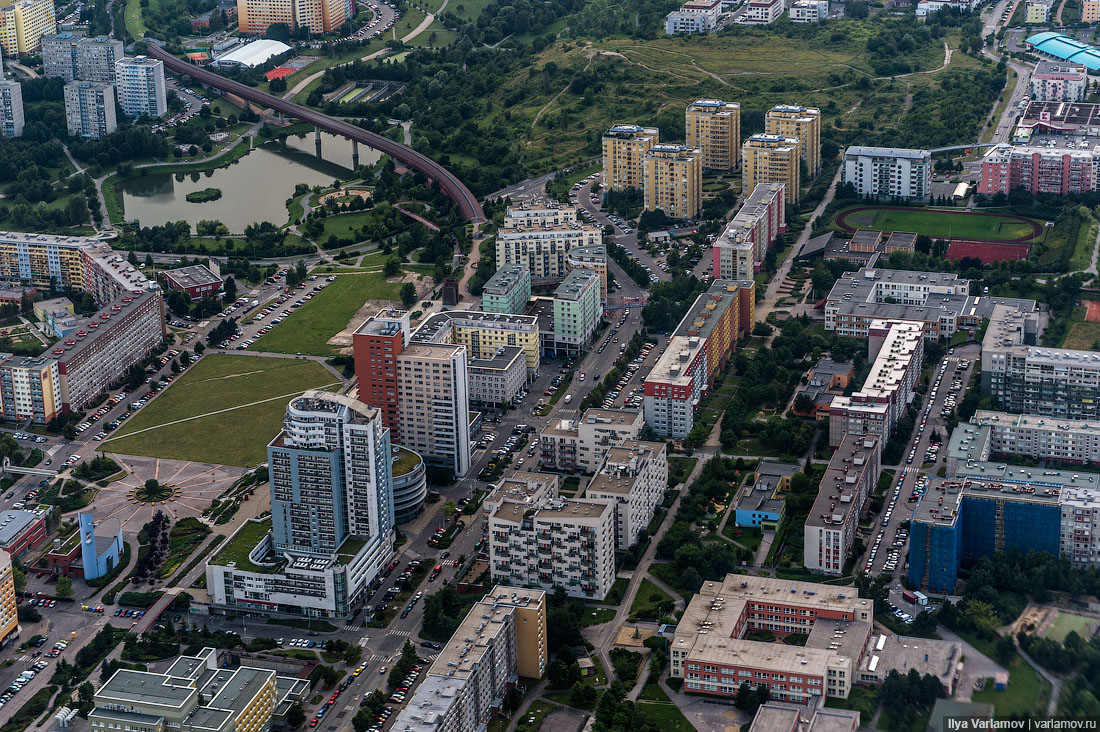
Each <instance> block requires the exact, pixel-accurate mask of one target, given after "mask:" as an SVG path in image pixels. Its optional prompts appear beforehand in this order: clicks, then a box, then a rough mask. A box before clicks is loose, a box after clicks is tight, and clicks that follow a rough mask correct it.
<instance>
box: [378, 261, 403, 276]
mask: <svg viewBox="0 0 1100 732" xmlns="http://www.w3.org/2000/svg"><path fill="white" fill-rule="evenodd" d="M382 273H383V274H385V275H386V276H387V277H396V276H397V275H399V274H401V260H400V258H398V257H397V256H392V257H390V258H389V259H387V260H386V265H385V267H384V268H383V269H382Z"/></svg>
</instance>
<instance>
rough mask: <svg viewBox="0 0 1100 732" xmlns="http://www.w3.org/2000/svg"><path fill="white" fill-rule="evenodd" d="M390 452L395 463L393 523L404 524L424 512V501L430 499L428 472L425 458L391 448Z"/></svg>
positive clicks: (401, 448)
mask: <svg viewBox="0 0 1100 732" xmlns="http://www.w3.org/2000/svg"><path fill="white" fill-rule="evenodd" d="M391 444H392V443H391ZM390 451H391V453H392V456H391V462H392V463H393V464H392V466H391V472H392V473H393V522H394V523H395V524H403V523H405V522H407V521H412V520H413V519H414V518H416V517H417V516H419V515H420V514H421V513H422V512H423V511H424V499H426V498H427V497H428V471H427V466H426V465H425V463H424V458H422V457H421V456H420V455H418V454H416V453H415V452H413V451H412V450H406V449H405V448H403V447H391V448H390Z"/></svg>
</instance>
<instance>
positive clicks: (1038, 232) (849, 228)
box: [835, 206, 1043, 244]
mask: <svg viewBox="0 0 1100 732" xmlns="http://www.w3.org/2000/svg"><path fill="white" fill-rule="evenodd" d="M922 210H928V211H930V212H931V213H935V214H945V215H948V216H969V217H973V216H982V217H986V218H997V219H1008V220H1011V221H1013V222H1016V223H1020V224H1025V225H1027V226H1029V227H1031V234H1028V235H1025V236H1017V237H1014V238H1012V239H993V238H988V239H987V238H984V237H983V238H982V239H981V241H987V242H992V243H994V244H1030V243H1031V242H1032V241H1033V240H1035V239H1038V238H1039V237H1040V236H1042V235H1043V227H1042V226H1040V225H1039V224H1037V223H1036V222H1034V221H1031V220H1029V219H1025V218H1024V217H1023V216H1016V215H1015V214H1001V213H987V212H982V211H961V210H960V211H952V210H950V209H938V208H937V209H919V208H909V207H906V206H860V207H859V208H853V209H849V210H847V211H844V212H842V213H839V214H837V216H836V219H835V220H836V223H837V225H838V226H840V228H842V229H844V230H845V231H846V232H848V233H849V234H851V233H853V232H854V231H855V230H856V229H859V228H865V229H869V228H872V227H870V226H864V227H859V226H854V225H852V224H849V223H848V217H849V216H853V215H858V214H861V213H867V212H868V211H910V212H915V211H922ZM932 238H933V239H946V238H947V237H945V236H934V237H932ZM966 241H977V240H975V239H974V238H973V237H970V238H968V239H966Z"/></svg>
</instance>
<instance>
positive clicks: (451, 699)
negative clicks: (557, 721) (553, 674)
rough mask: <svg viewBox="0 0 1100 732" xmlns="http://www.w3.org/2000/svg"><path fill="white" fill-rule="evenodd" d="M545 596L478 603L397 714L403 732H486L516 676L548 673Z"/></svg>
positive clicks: (512, 591) (529, 593) (512, 594)
mask: <svg viewBox="0 0 1100 732" xmlns="http://www.w3.org/2000/svg"><path fill="white" fill-rule="evenodd" d="M546 644H547V641H546V593H544V592H542V591H539V590H530V589H523V588H520V587H496V588H494V589H493V591H492V592H491V593H489V594H488V595H486V596H485V597H484V598H483V599H482V600H481V601H480V602H478V603H476V604H475V605H474V606H473V607H472V608H470V612H469V613H468V614H467V615H466V617H465V619H463V621H462V623H461V624H459V626H458V628H457V629H456V630H455V632H454V635H452V636H451V640H450V641H449V642H448V643H447V645H446V646H445V647H444V648H443V650H442V651H441V652H440V653H439V656H438V657H437V658H436V659H435V661H434V662H433V663H432V665H431V667H429V668H428V673H427V675H426V676H425V678H424V680H423V681H421V682H420V684H419V685H418V686H417V687H416V689H415V690H414V691H413V693H412V697H411V698H410V699H409V703H408V704H406V705H405V706H404V708H403V709H402V710H401V711H400V712H399V713H398V714H397V721H396V722H395V723H394V727H395V728H396V729H400V730H402V731H403V732H472V731H474V730H479V729H484V728H485V726H486V724H487V723H488V721H489V720H490V718H491V717H493V716H494V715H495V714H499V713H500V711H501V710H500V707H501V702H502V700H503V699H504V697H505V695H506V694H507V692H508V691H509V690H510V689H511V688H512V686H513V685H514V684H515V682H516V678H517V676H523V677H526V678H529V679H538V678H541V677H542V675H543V673H544V671H545V669H546V662H547V659H546Z"/></svg>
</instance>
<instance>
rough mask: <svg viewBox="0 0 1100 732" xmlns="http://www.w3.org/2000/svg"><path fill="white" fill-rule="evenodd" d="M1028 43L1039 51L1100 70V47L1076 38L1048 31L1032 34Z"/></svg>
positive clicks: (1090, 69)
mask: <svg viewBox="0 0 1100 732" xmlns="http://www.w3.org/2000/svg"><path fill="white" fill-rule="evenodd" d="M1026 43H1027V44H1028V45H1029V46H1031V47H1032V48H1034V49H1036V50H1037V51H1042V52H1043V53H1045V54H1048V55H1050V56H1054V57H1055V58H1059V59H1062V60H1063V61H1072V62H1073V63H1076V64H1081V65H1082V66H1084V67H1085V68H1087V69H1088V70H1089V71H1100V49H1097V48H1094V47H1093V46H1090V45H1088V44H1086V43H1082V42H1081V41H1079V40H1077V39H1076V38H1071V37H1070V36H1066V35H1062V34H1061V33H1054V32H1053V31H1046V32H1045V33H1036V34H1035V35H1033V36H1030V37H1029V38H1028V39H1027V41H1026Z"/></svg>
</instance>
